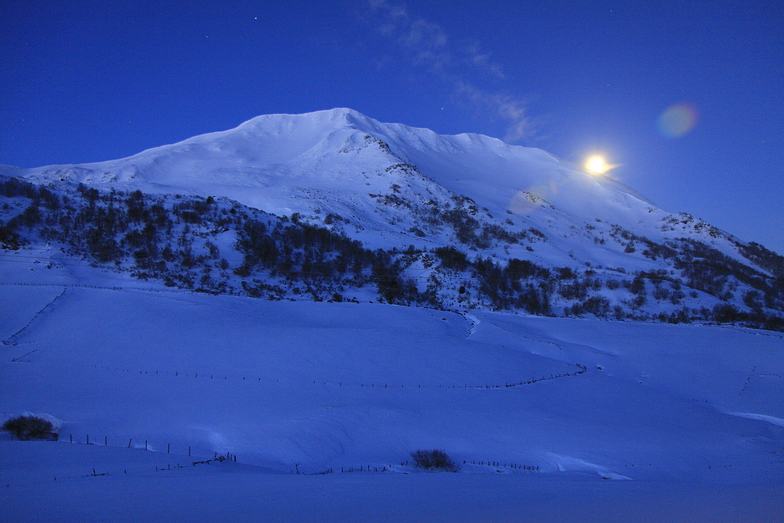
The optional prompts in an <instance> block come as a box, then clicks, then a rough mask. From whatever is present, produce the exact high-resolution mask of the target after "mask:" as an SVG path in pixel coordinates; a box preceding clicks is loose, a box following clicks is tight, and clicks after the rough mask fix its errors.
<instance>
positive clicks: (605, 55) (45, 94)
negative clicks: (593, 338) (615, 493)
mask: <svg viewBox="0 0 784 523" xmlns="http://www.w3.org/2000/svg"><path fill="white" fill-rule="evenodd" d="M0 68H1V69H0V163H5V164H11V165H18V166H22V167H35V166H40V165H46V164H53V163H77V162H92V161H100V160H108V159H114V158H120V157H124V156H129V155H131V154H134V153H137V152H139V151H141V150H143V149H146V148H149V147H154V146H158V145H163V144H167V143H173V142H176V141H179V140H183V139H185V138H188V137H190V136H193V135H196V134H201V133H205V132H211V131H219V130H224V129H228V128H232V127H235V126H236V125H238V124H240V123H241V122H243V121H245V120H247V119H250V118H252V117H254V116H257V115H259V114H267V113H301V112H308V111H314V110H320V109H330V108H333V107H350V108H352V109H356V110H358V111H360V112H362V113H364V114H366V115H368V116H370V117H372V118H375V119H377V120H380V121H383V122H397V123H404V124H407V125H412V126H416V127H427V128H430V129H433V130H434V131H436V132H439V133H443V134H455V133H461V132H478V133H483V134H488V135H491V136H495V137H498V138H502V139H506V140H507V141H510V142H512V143H518V144H521V145H528V146H535V147H541V148H542V149H545V150H547V151H548V152H550V153H553V154H555V155H556V156H559V157H561V158H564V159H567V160H570V161H575V162H582V160H583V158H584V157H585V156H586V155H587V154H589V153H590V152H593V151H597V152H602V153H604V154H605V155H606V156H607V158H608V161H609V162H610V163H613V164H619V166H618V167H617V168H616V169H614V170H613V171H612V175H613V176H615V177H617V178H619V179H620V180H622V181H623V182H624V183H626V184H628V185H630V186H632V187H633V188H635V189H637V190H638V191H640V192H641V193H643V194H645V195H646V196H648V197H649V198H650V199H652V200H653V201H654V202H656V203H657V204H659V205H660V206H661V207H663V208H664V209H666V210H669V211H674V212H689V213H692V214H694V215H695V216H698V217H702V218H704V219H706V220H707V221H709V222H711V223H713V224H714V225H716V226H718V227H720V228H723V229H725V230H727V231H729V232H731V233H733V234H736V235H738V236H739V237H740V238H741V239H744V240H749V241H750V240H753V241H757V242H760V243H762V244H764V245H766V246H768V247H770V248H772V249H774V250H776V251H777V252H779V253H784V235H783V234H782V231H784V210H783V208H784V205H782V204H781V199H782V196H784V163H782V162H784V158H783V156H784V154H783V153H784V3H782V2H781V1H779V0H770V1H755V0H740V1H723V0H713V1H710V2H708V1H704V0H700V1H684V2H671V1H657V2H630V1H628V0H624V1H602V0H593V1H585V2H581V1H579V0H543V1H530V2H526V1H496V2H492V3H490V2H487V3H486V2H476V1H469V0H434V1H428V2H414V1H407V2H402V1H396V0H336V1H331V2H323V1H303V0H288V1H279V2H269V1H255V2H232V1H227V2H215V1H211V2H204V1H200V0H189V1H161V0H158V1H155V2H147V1H134V2H127V1H122V0H116V1H114V2H107V1H105V0H100V1H92V0H85V1H70V0H59V1H40V0H24V1H21V0H8V1H6V2H3V3H2V5H1V6H0ZM679 103H681V104H684V103H685V104H687V105H688V106H690V107H692V108H693V111H695V112H696V114H697V116H698V117H697V122H696V125H694V126H692V127H691V128H690V129H689V130H688V131H687V132H685V133H683V134H681V135H679V136H675V137H673V136H668V135H666V134H665V133H663V132H662V131H661V129H660V128H659V126H658V119H659V117H660V115H661V114H662V113H663V112H664V111H665V110H666V109H667V108H668V107H670V106H672V105H673V104H679Z"/></svg>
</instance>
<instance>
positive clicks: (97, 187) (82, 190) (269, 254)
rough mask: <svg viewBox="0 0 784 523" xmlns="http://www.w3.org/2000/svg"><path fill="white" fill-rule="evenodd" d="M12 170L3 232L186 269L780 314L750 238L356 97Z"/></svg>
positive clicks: (394, 288) (328, 288)
mask: <svg viewBox="0 0 784 523" xmlns="http://www.w3.org/2000/svg"><path fill="white" fill-rule="evenodd" d="M3 173H5V175H6V176H8V178H5V177H3V178H0V179H2V180H6V181H4V182H3V187H4V189H3V191H2V195H0V197H3V198H4V200H3V201H4V202H5V205H4V210H3V212H2V215H1V216H0V219H2V220H3V223H2V225H1V226H0V227H1V228H0V241H1V242H2V245H3V246H4V247H5V248H6V250H9V249H11V250H13V249H15V248H16V247H23V246H33V245H35V244H36V243H38V242H41V241H44V242H47V241H55V242H57V243H58V244H60V245H63V248H64V249H65V250H66V251H68V252H71V253H72V254H75V255H76V256H78V257H83V256H87V259H88V260H89V261H91V262H93V263H99V264H103V265H104V266H111V267H112V269H113V270H125V271H130V272H131V273H133V274H134V275H136V276H138V277H141V278H157V279H161V280H163V281H165V282H167V284H169V285H174V286H178V287H183V288H190V289H196V290H204V291H207V292H218V293H229V294H243V295H250V296H265V297H268V298H269V297H272V298H275V299H281V298H292V297H293V298H296V299H302V297H303V296H304V297H310V298H309V299H318V300H324V299H327V300H330V299H332V300H344V299H361V300H366V299H380V300H383V301H387V302H390V303H401V304H410V303H416V304H420V305H427V306H430V307H437V308H443V309H447V310H467V309H495V310H516V311H522V312H528V313H533V314H544V315H556V316H582V317H585V316H595V317H602V318H612V319H636V320H646V321H650V320H653V321H664V322H675V323H684V322H693V321H711V322H712V321H718V322H743V323H745V324H747V325H753V326H758V327H763V328H768V329H780V328H781V327H782V324H784V322H782V320H781V315H782V314H781V313H782V310H784V280H783V279H782V275H784V258H782V257H781V256H779V255H777V254H776V253H773V252H771V251H769V250H767V249H765V248H764V247H763V246H761V245H758V244H755V243H744V242H743V241H741V240H740V239H738V238H735V237H734V236H732V235H730V234H728V233H726V232H723V231H720V230H718V229H716V228H715V227H712V226H710V224H707V223H705V222H703V221H701V220H699V219H695V218H694V217H692V216H690V215H688V214H671V213H668V212H666V211H663V210H662V209H659V208H658V207H656V206H655V205H654V204H653V203H651V202H650V201H648V200H646V199H645V198H644V197H643V196H641V195H639V194H637V193H636V192H634V191H633V190H632V189H630V188H628V187H625V186H623V185H622V184H620V183H619V182H617V181H615V180H612V179H610V178H608V177H605V176H600V175H594V174H589V173H587V172H586V171H584V170H582V169H580V168H578V167H576V166H573V165H569V164H566V163H564V162H561V161H559V160H558V159H556V158H554V157H552V156H551V155H549V154H547V153H545V152H544V151H541V150H538V149H530V148H524V147H519V146H509V145H506V144H504V143H502V142H500V141H498V140H495V139H492V138H488V137H485V136H479V135H456V136H441V135H438V134H436V133H433V132H432V131H429V130H426V129H416V128H411V127H407V126H404V125H400V124H382V123H380V122H377V121H375V120H372V119H370V118H368V117H365V116H363V115H361V114H359V113H356V112H355V111H351V110H348V109H335V110H332V111H322V112H317V113H310V114H305V115H267V116H260V117H257V118H254V119H252V120H250V121H248V122H245V123H244V124H242V125H240V126H239V127H237V128H236V129H232V130H229V131H223V132H218V133H211V134H207V135H202V136H197V137H194V138H191V139H188V140H185V141H183V142H180V143H178V144H174V145H168V146H162V147H158V148H155V149H150V150H148V151H143V152H141V153H139V154H137V155H135V156H132V157H129V158H125V159H121V160H113V161H108V162H101V163H96V164H84V165H72V166H48V167H41V168H37V169H15V168H10V167H5V168H4V169H3ZM29 183H34V184H36V185H35V186H30V185H25V184H29ZM82 227H86V228H87V229H86V232H88V233H89V234H88V235H86V236H82V235H78V236H74V235H73V234H71V231H73V230H77V229H80V228H82ZM42 233H43V234H42ZM25 248H27V247H25Z"/></svg>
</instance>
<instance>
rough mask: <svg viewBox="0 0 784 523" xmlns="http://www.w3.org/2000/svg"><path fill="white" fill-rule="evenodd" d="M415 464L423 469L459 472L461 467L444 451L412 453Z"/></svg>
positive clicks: (418, 451) (434, 450)
mask: <svg viewBox="0 0 784 523" xmlns="http://www.w3.org/2000/svg"><path fill="white" fill-rule="evenodd" d="M411 457H412V458H413V460H414V464H415V465H416V466H417V467H418V468H421V469H425V470H434V471H443V472H457V471H458V470H459V469H460V467H459V466H457V465H456V464H455V462H454V461H452V458H450V457H449V455H448V454H447V453H446V452H444V451H443V450H438V449H433V450H417V451H414V452H412V453H411Z"/></svg>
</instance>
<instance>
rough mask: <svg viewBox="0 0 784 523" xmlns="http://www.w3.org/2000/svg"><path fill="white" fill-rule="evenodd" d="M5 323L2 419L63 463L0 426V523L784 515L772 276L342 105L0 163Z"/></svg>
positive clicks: (783, 344) (489, 146) (553, 165)
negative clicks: (150, 145)
mask: <svg viewBox="0 0 784 523" xmlns="http://www.w3.org/2000/svg"><path fill="white" fill-rule="evenodd" d="M212 294H216V295H212ZM254 298H264V299H262V300H259V299H254ZM357 302H359V303H357ZM379 302H382V303H379ZM390 304H394V305H390ZM401 304H403V305H405V304H409V305H422V306H421V307H401V306H396V305H401ZM438 309H441V310H438ZM0 311H1V313H0V342H1V343H0V383H2V384H3V394H0V422H3V421H5V420H8V419H13V418H16V417H17V416H18V415H20V414H22V415H25V416H27V415H30V414H31V413H35V414H37V415H38V416H40V417H42V418H43V419H45V420H50V421H53V422H55V425H56V426H57V427H58V428H59V439H60V442H59V443H54V442H29V441H13V440H12V439H11V435H10V433H8V432H5V431H0V485H3V487H2V488H0V518H2V517H3V516H5V518H4V519H9V520H20V521H28V520H29V521H43V520H51V519H63V514H68V516H66V518H69V519H73V520H95V519H105V520H112V521H143V520H151V519H161V517H162V515H163V516H168V517H169V518H170V519H175V520H180V519H185V518H188V519H190V520H194V521H201V520H207V519H210V520H214V519H216V518H221V519H229V520H237V521H246V520H247V521H251V520H253V521H256V520H258V519H260V518H261V519H264V520H265V521H291V520H293V519H297V520H303V521H304V520H307V521H335V520H341V521H359V520H360V519H361V520H363V521H364V520H367V519H368V517H370V518H371V519H376V520H385V521H434V520H450V521H477V520H482V521H489V520H509V521H513V520H520V518H521V517H522V518H523V519H525V518H527V519H530V520H536V521H607V520H629V521H631V520H634V521H636V520H640V519H643V520H644V519H645V518H646V516H650V517H649V518H648V519H650V518H658V519H660V520H667V521H694V520H695V519H696V520H711V521H713V520H728V521H729V520H733V521H780V520H782V505H781V502H780V500H781V485H782V480H783V478H784V467H782V464H783V463H784V462H783V461H782V455H783V454H784V408H782V404H781V401H780V398H781V397H782V392H783V391H784V378H782V368H784V351H783V350H782V349H784V338H783V337H782V335H781V333H776V332H765V331H760V330H756V329H755V328H747V327H748V326H751V327H763V328H767V329H773V330H784V259H782V258H781V257H780V256H778V255H777V254H775V253H773V252H771V251H768V250H767V249H765V248H764V247H762V246H760V245H757V244H753V243H744V242H742V241H740V240H739V239H737V238H734V237H732V236H731V235H729V234H727V233H724V232H722V231H719V230H717V229H715V228H713V227H711V226H710V225H708V224H706V223H704V222H702V221H700V220H696V219H694V218H692V217H691V216H689V215H685V214H681V215H678V214H670V213H668V212H665V211H663V210H661V209H659V208H657V207H656V206H655V205H654V204H652V203H651V202H649V201H647V200H646V199H645V198H644V197H642V196H640V195H638V194H636V193H635V192H634V191H633V190H631V189H629V188H627V187H624V186H623V185H621V184H619V183H617V182H616V181H613V180H611V179H609V178H606V177H596V176H594V175H590V174H588V173H586V172H584V171H583V170H582V169H580V168H578V167H576V166H573V165H568V164H565V163H563V162H561V161H559V160H558V159H556V158H554V157H552V156H550V155H548V154H547V153H544V152H543V151H539V150H536V149H526V148H522V147H514V146H508V145H505V144H503V143H501V142H499V141H497V140H494V139H491V138H487V137H483V136H477V135H459V136H439V135H437V134H435V133H433V132H431V131H427V130H424V129H413V128H410V127H406V126H403V125H397V124H382V123H379V122H376V121H374V120H372V119H370V118H367V117H364V116H362V115H359V114H358V113H356V112H353V111H349V110H343V109H339V110H334V111H324V112H319V113H312V114H307V115H300V116H286V115H272V116H261V117H258V118H256V119H253V120H251V121H249V122H246V123H245V124H242V125H241V126H239V127H238V128H236V129H233V130H230V131H225V132H220V133H213V134H209V135H204V136H198V137H194V138H191V139H189V140H186V141H184V142H181V143H179V144H174V145H169V146H164V147H159V148H156V149H151V150H148V151H144V152H142V153H139V154H138V155H135V156H133V157H130V158H125V159H121V160H114V161H109V162H102V163H96V164H85V165H70V166H48V167H41V168H37V169H16V168H13V167H7V166H0ZM520 313H523V314H520ZM544 316H556V317H544ZM563 316H568V317H574V316H580V317H583V318H585V319H580V320H578V319H574V318H566V317H563ZM596 318H601V319H602V320H605V319H606V320H613V321H597V320H596ZM628 319H632V320H644V321H645V322H646V323H643V322H642V321H623V322H620V321H615V320H628ZM652 321H653V322H660V323H681V324H683V323H689V322H695V323H698V324H699V325H698V326H695V325H665V324H653V323H650V322H652ZM716 322H718V323H724V324H732V325H731V326H730V327H728V326H727V325H720V326H716V325H706V324H707V323H716ZM428 449H443V451H444V452H448V453H449V456H451V458H453V459H454V460H455V463H456V464H457V465H458V466H459V467H460V472H461V473H460V474H432V473H422V470H421V469H420V468H419V467H417V466H415V464H414V462H413V460H414V456H415V455H416V452H417V451H427V450H428ZM235 460H236V461H235ZM452 470H453V469H452ZM606 480H623V481H606Z"/></svg>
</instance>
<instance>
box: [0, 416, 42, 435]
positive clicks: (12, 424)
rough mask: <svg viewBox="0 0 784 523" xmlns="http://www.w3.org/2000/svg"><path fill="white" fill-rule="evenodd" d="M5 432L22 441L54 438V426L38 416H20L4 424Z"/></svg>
mask: <svg viewBox="0 0 784 523" xmlns="http://www.w3.org/2000/svg"><path fill="white" fill-rule="evenodd" d="M3 430H7V431H8V432H10V433H11V434H13V435H14V436H16V437H17V438H19V439H21V440H30V439H47V438H50V437H51V436H52V433H53V432H54V426H52V423H51V422H50V421H48V420H45V419H43V418H39V417H38V416H18V417H16V418H11V419H9V420H7V421H6V422H5V423H3Z"/></svg>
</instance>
